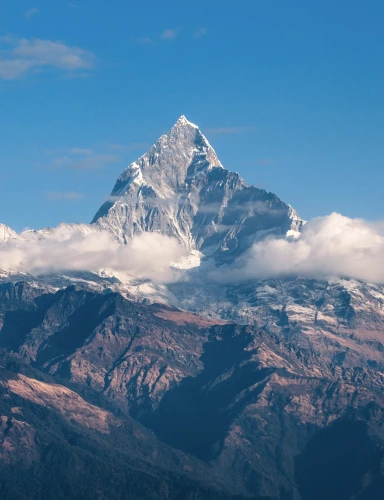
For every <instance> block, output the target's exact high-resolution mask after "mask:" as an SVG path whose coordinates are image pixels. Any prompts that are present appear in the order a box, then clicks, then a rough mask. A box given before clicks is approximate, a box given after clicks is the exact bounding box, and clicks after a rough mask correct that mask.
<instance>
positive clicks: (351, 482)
mask: <svg viewBox="0 0 384 500" xmlns="http://www.w3.org/2000/svg"><path fill="white" fill-rule="evenodd" d="M383 467H384V450H383V448H382V446H381V445H379V443H378V442H376V441H375V439H374V438H373V437H371V436H370V433H369V427H368V425H367V423H366V422H363V421H357V420H355V421H353V420H352V421H347V420H341V421H339V422H336V423H335V424H333V425H331V426H330V427H328V428H325V429H323V430H322V431H320V432H319V433H318V434H316V436H314V437H313V438H312V439H311V440H310V441H309V443H308V445H307V448H306V450H305V452H304V453H303V454H301V455H300V456H299V457H298V458H297V459H296V464H295V469H296V481H297V484H298V487H299V491H300V494H301V498H302V500H324V499H325V498H326V499H327V500H350V499H352V498H353V499H359V500H379V499H382V498H384V475H383V472H382V470H381V469H382V468H383Z"/></svg>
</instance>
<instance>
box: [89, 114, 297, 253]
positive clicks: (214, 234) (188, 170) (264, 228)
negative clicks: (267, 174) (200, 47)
mask: <svg viewBox="0 0 384 500" xmlns="http://www.w3.org/2000/svg"><path fill="white" fill-rule="evenodd" d="M93 223H96V224H97V225H98V226H99V227H101V228H103V229H106V230H108V231H110V232H111V233H112V234H113V235H114V236H115V237H116V238H117V239H118V240H119V241H120V242H122V243H126V242H127V241H128V240H129V239H130V238H132V236H134V235H135V234H140V233H141V232H143V231H158V232H160V233H162V234H165V235H168V236H173V237H176V238H177V239H178V240H179V241H180V242H182V243H183V244H184V245H186V246H187V248H189V249H190V250H200V251H201V252H202V253H203V254H204V255H207V256H212V255H214V256H215V258H216V260H218V261H219V262H221V261H223V260H230V259H232V258H234V256H238V255H239V254H240V253H242V252H243V251H244V250H246V249H247V248H248V247H249V246H250V245H251V244H252V243H253V242H254V241H256V240H257V239H259V238H262V237H265V235H266V234H278V235H284V234H285V233H286V232H287V231H288V230H300V227H301V225H302V220H301V219H300V218H299V216H298V215H297V214H296V212H295V211H294V210H293V209H292V208H291V207H290V206H289V205H287V204H285V203H284V202H282V201H281V200H280V199H279V198H278V197H277V196H276V195H274V194H272V193H267V192H266V191H264V190H262V189H258V188H256V187H255V186H248V185H247V184H246V183H245V182H244V181H243V179H242V178H241V177H240V176H239V174H238V173H235V172H230V171H228V170H226V169H225V168H223V166H222V165H221V163H220V161H219V159H218V158H217V156H216V153H215V151H214V150H213V148H212V147H211V145H210V144H209V142H208V141H207V139H206V138H205V137H204V135H203V134H202V132H201V131H200V129H199V128H198V127H197V126H196V125H194V124H193V123H191V122H189V121H188V120H187V119H186V118H185V117H184V116H182V117H181V118H179V120H178V121H177V122H176V124H175V125H174V126H173V127H172V129H171V130H170V131H169V133H168V134H166V135H163V136H161V137H160V139H159V140H158V141H157V142H156V143H155V144H154V145H153V146H152V148H151V149H150V150H149V151H148V152H147V153H146V154H145V155H143V156H142V157H141V158H139V159H138V160H137V161H136V162H134V163H132V164H131V165H130V166H129V167H128V168H127V169H126V170H124V172H123V173H122V174H121V176H120V177H119V179H118V180H117V182H116V185H115V187H114V189H113V191H112V193H111V196H110V197H109V200H108V201H107V202H106V203H104V205H102V207H101V208H100V210H99V211H98V212H97V214H96V215H95V217H94V219H93Z"/></svg>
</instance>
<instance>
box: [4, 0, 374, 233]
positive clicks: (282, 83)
mask: <svg viewBox="0 0 384 500" xmlns="http://www.w3.org/2000/svg"><path fill="white" fill-rule="evenodd" d="M134 3H136V2H126V1H122V0H114V1H112V2H106V1H105V0H104V1H102V0H72V1H71V2H66V1H60V0H55V2H52V0H44V1H42V0H31V1H24V0H18V1H17V2H14V1H10V0H8V1H7V0H5V1H4V2H1V4H0V37H1V38H0V118H1V119H0V137H1V148H0V182H1V197H0V221H1V222H4V223H6V224H9V225H11V226H12V227H13V228H15V229H16V230H21V229H23V228H25V227H42V226H48V225H51V226H53V225H56V224H57V223H58V222H60V221H62V220H64V221H68V222H80V221H84V222H88V221H90V220H91V219H92V217H93V215H94V213H95V212H96V211H97V209H98V207H99V205H100V204H101V203H102V201H103V199H104V198H105V196H107V195H108V194H109V192H110V191H111V189H112V187H113V185H114V182H115V179H116V177H117V176H118V175H119V173H120V172H121V171H122V170H123V169H124V167H125V166H126V165H127V164H128V163H130V162H131V161H133V160H135V159H136V158H137V157H138V156H140V155H141V154H142V153H144V152H145V151H146V149H147V148H148V146H150V145H151V144H152V143H153V142H155V140H156V139H157V138H158V137H159V136H160V135H161V134H162V133H164V132H166V131H167V130H168V129H169V128H170V127H171V126H172V125H173V123H174V122H175V121H176V120H177V118H178V117H179V116H180V115H181V114H185V115H186V116H187V118H188V119H189V120H191V121H193V122H195V123H197V124H198V125H199V126H200V127H201V129H202V130H203V132H204V133H205V134H206V135H207V137H208V139H209V140H210V142H211V143H212V145H213V146H214V147H215V149H216V151H217V153H218V156H219V158H220V159H221V161H222V163H223V165H224V166H225V167H227V168H229V169H231V170H236V171H238V172H240V173H241V175H242V176H243V177H244V179H245V180H246V181H247V182H249V183H254V184H256V185H258V186H260V187H263V188H265V189H267V190H269V191H273V192H275V193H276V194H277V195H279V196H280V197H281V198H282V199H283V200H284V201H287V202H288V203H290V204H291V205H292V206H294V207H295V208H296V209H297V210H298V212H299V213H300V215H302V217H304V218H306V219H309V218H312V217H314V216H317V215H325V214H329V213H331V212H333V211H337V212H340V213H342V214H344V215H347V216H349V217H364V218H367V219H370V220H375V219H383V218H384V203H383V195H382V191H383V185H384V165H383V159H384V140H383V139H384V137H383V135H384V126H383V125H384V124H383V121H384V99H383V88H384V65H383V54H384V31H383V29H382V22H383V18H384V4H383V2H381V1H379V0H378V1H370V0H366V1H365V2H361V1H356V0H349V1H346V0H336V1H335V0H333V1H328V0H322V1H316V0H311V1H308V0H305V1H295V0H292V1H290V2H287V1H286V0H276V1H269V2H266V1H258V0H253V1H250V0H248V1H241V0H239V1H237V2H233V3H232V4H230V3H229V2H227V3H226V4H223V3H219V2H207V1H204V2H202V1H200V0H196V1H194V2H191V3H190V6H188V7H181V6H180V5H181V2H161V4H160V2H154V1H152V2H149V1H142V2H140V6H139V7H132V6H131V4H134ZM159 5H161V6H159Z"/></svg>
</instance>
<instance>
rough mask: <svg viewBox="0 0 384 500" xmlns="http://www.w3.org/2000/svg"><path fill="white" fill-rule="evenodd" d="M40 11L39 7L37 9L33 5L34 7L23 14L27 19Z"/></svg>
mask: <svg viewBox="0 0 384 500" xmlns="http://www.w3.org/2000/svg"><path fill="white" fill-rule="evenodd" d="M38 12H39V9H37V8H36V7H33V8H32V9H29V10H26V11H25V12H24V13H23V15H24V17H25V19H30V18H31V17H32V16H34V15H35V14H37V13H38Z"/></svg>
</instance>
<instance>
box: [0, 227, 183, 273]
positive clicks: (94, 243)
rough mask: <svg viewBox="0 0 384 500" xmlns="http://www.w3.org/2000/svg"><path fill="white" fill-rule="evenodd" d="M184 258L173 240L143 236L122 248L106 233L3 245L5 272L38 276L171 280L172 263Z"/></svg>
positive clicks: (63, 233) (60, 232)
mask: <svg viewBox="0 0 384 500" xmlns="http://www.w3.org/2000/svg"><path fill="white" fill-rule="evenodd" d="M183 255H184V249H183V248H182V247H181V245H180V244H179V243H178V242H177V240H176V239H174V238H169V237H167V236H163V235H161V234H159V233H143V234H141V235H140V236H136V237H135V238H133V239H132V241H131V242H130V243H129V244H128V245H121V244H119V243H117V242H115V241H114V240H113V239H112V236H111V235H110V234H109V233H107V232H105V231H95V232H93V233H90V234H83V233H82V232H81V231H80V230H76V229H69V228H65V227H62V228H58V229H56V230H55V231H54V232H53V234H51V235H50V236H49V237H48V238H47V239H43V240H30V241H21V242H20V241H19V242H12V241H10V242H8V243H5V244H2V245H0V262H1V267H2V269H4V270H7V269H18V270H23V271H26V272H29V273H32V274H35V275H38V274H44V273H48V272H59V271H68V270H72V271H77V270H78V271H81V270H83V271H84V270H87V271H93V272H96V271H98V270H101V269H109V270H113V271H115V272H123V273H129V274H132V275H135V276H139V277H143V278H149V279H152V280H154V281H162V282H166V281H170V280H172V279H173V278H174V271H173V270H172V269H171V267H170V263H171V262H173V261H176V260H178V259H179V258H180V257H181V256H183Z"/></svg>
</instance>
